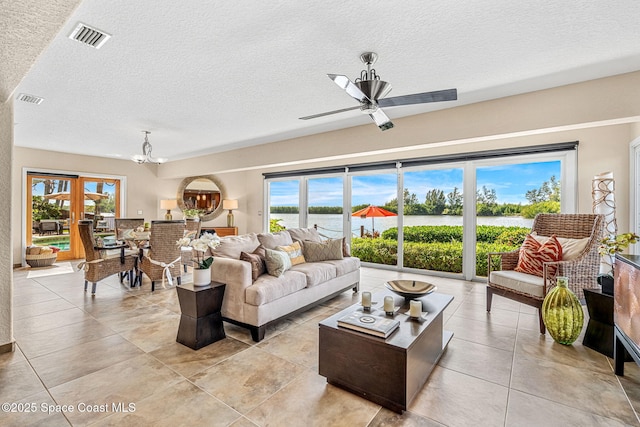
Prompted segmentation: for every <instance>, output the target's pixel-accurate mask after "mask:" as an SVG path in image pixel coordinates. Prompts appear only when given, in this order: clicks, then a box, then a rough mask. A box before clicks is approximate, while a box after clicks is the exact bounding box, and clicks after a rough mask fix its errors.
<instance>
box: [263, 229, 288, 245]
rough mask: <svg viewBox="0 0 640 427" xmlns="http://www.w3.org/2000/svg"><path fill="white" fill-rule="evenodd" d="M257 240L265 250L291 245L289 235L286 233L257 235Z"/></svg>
mask: <svg viewBox="0 0 640 427" xmlns="http://www.w3.org/2000/svg"><path fill="white" fill-rule="evenodd" d="M258 240H259V241H260V244H261V245H262V246H264V247H265V248H267V249H275V248H276V246H285V245H290V244H292V243H293V240H291V235H290V234H289V233H288V232H287V231H278V232H277V233H263V234H258Z"/></svg>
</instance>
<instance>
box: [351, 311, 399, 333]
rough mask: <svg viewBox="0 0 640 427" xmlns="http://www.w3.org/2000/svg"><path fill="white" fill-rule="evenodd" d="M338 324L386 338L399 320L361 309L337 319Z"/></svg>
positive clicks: (396, 326)
mask: <svg viewBox="0 0 640 427" xmlns="http://www.w3.org/2000/svg"><path fill="white" fill-rule="evenodd" d="M338 326H339V327H342V328H347V329H352V330H354V331H359V332H364V333H366V334H370V335H375V336H377V337H382V338H387V337H388V336H389V335H391V334H392V333H393V331H395V330H396V329H398V326H400V322H398V321H397V320H394V319H387V318H385V317H380V316H376V315H373V314H369V313H365V312H362V311H354V312H352V313H349V314H347V315H346V316H343V317H341V318H340V319H338Z"/></svg>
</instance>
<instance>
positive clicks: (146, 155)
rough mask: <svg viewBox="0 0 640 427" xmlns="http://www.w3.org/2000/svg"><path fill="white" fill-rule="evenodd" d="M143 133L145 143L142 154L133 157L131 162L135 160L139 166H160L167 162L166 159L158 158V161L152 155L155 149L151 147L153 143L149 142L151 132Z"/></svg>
mask: <svg viewBox="0 0 640 427" xmlns="http://www.w3.org/2000/svg"><path fill="white" fill-rule="evenodd" d="M142 132H143V133H144V142H143V143H142V154H136V155H134V156H133V157H131V160H133V161H134V162H136V163H138V164H143V163H157V164H160V163H164V162H166V161H167V160H168V159H165V158H164V157H158V158H157V159H156V158H154V157H153V156H152V155H151V150H152V149H153V147H151V143H150V142H149V134H150V133H151V132H149V131H148V130H143V131H142Z"/></svg>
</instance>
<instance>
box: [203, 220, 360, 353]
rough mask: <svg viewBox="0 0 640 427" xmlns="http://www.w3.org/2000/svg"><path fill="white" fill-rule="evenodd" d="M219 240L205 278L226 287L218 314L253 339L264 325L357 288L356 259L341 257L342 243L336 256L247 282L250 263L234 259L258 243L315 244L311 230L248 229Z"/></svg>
mask: <svg viewBox="0 0 640 427" xmlns="http://www.w3.org/2000/svg"><path fill="white" fill-rule="evenodd" d="M220 240H221V244H220V246H218V247H217V248H216V249H214V250H213V255H214V263H213V267H212V269H211V279H212V280H213V281H216V282H221V283H226V285H227V286H226V289H225V294H224V300H223V304H222V317H223V318H224V320H225V321H228V322H231V323H234V324H237V325H240V326H243V327H246V328H249V329H250V331H251V337H252V338H253V340H254V341H256V342H258V341H260V340H262V339H263V338H264V335H265V331H266V329H267V326H268V325H269V324H270V323H272V322H276V321H278V320H280V319H283V318H286V317H288V316H290V315H292V314H294V313H297V312H301V311H304V310H307V309H309V308H311V307H312V306H314V305H317V304H319V303H322V302H324V301H327V300H329V299H331V298H333V297H335V296H336V295H338V294H340V293H342V292H345V291H346V290H348V289H353V291H354V292H357V291H358V289H359V282H360V259H358V258H355V257H351V256H344V254H346V255H348V249H347V247H346V245H344V253H343V255H342V256H343V257H342V259H328V260H322V261H318V262H304V263H302V264H297V265H293V266H292V267H291V268H290V269H288V270H286V271H285V272H284V273H283V274H282V275H281V276H280V277H275V276H273V275H270V274H268V273H264V274H261V275H259V276H258V277H257V278H256V279H255V280H253V277H252V263H250V262H247V261H243V260H241V259H240V258H241V256H242V257H243V258H246V256H247V255H246V254H250V253H252V252H254V251H255V250H256V249H258V248H259V247H263V248H268V249H276V247H277V246H288V245H291V244H293V243H294V241H297V242H301V244H302V246H303V247H304V242H305V241H312V242H321V241H322V239H321V237H320V236H319V234H318V233H317V231H316V230H315V229H291V230H285V231H281V232H278V233H265V234H255V233H251V234H245V235H240V236H227V237H223V238H221V239H220ZM309 246H311V245H308V247H309ZM259 250H261V249H259ZM242 252H245V254H242ZM334 252H335V251H334ZM336 258H338V257H336ZM254 275H257V274H256V273H254Z"/></svg>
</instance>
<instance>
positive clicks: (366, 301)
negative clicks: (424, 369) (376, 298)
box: [362, 292, 371, 311]
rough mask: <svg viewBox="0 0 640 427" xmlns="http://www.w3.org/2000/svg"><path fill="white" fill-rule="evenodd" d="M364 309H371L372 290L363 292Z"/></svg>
mask: <svg viewBox="0 0 640 427" xmlns="http://www.w3.org/2000/svg"><path fill="white" fill-rule="evenodd" d="M362 309H363V310H364V311H371V292H363V293H362Z"/></svg>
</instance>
